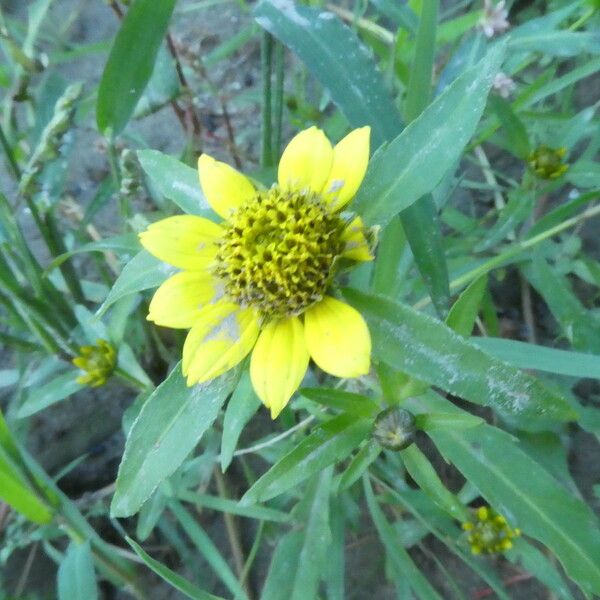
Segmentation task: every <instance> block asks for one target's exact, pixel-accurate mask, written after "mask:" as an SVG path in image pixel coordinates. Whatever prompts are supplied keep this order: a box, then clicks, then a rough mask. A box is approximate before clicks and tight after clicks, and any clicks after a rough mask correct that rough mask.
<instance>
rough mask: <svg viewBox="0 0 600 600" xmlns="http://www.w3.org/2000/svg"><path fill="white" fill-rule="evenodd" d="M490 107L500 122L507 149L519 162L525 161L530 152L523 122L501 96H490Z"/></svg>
mask: <svg viewBox="0 0 600 600" xmlns="http://www.w3.org/2000/svg"><path fill="white" fill-rule="evenodd" d="M490 106H491V107H492V109H493V110H494V112H495V113H496V116H497V117H498V120H499V121H500V125H501V126H502V133H503V134H504V136H505V138H506V143H507V146H508V149H509V150H510V151H511V152H512V153H513V154H514V155H515V156H516V157H517V158H520V159H521V160H525V159H527V157H528V156H529V152H530V147H529V136H528V135H527V130H526V129H525V126H524V125H523V122H522V121H521V119H519V117H518V116H517V114H516V113H515V111H514V110H513V108H512V106H511V105H510V103H509V102H507V101H506V100H505V99H504V98H502V97H501V96H498V95H497V94H492V95H491V96H490Z"/></svg>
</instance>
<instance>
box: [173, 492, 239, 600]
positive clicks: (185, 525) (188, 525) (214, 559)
mask: <svg viewBox="0 0 600 600" xmlns="http://www.w3.org/2000/svg"><path fill="white" fill-rule="evenodd" d="M169 508H170V509H171V511H172V512H173V514H174V515H175V517H176V518H177V520H178V521H179V524H180V525H181V527H182V529H183V531H185V533H186V535H187V536H188V537H189V538H190V540H192V542H193V544H194V546H196V549H197V550H198V552H199V553H200V556H202V557H203V558H204V560H206V562H208V564H209V565H210V567H211V569H212V570H213V571H214V572H215V573H216V575H217V577H218V578H219V579H220V580H221V581H222V582H223V583H224V584H225V586H226V587H227V588H228V589H229V591H230V592H231V593H232V594H233V595H234V596H235V597H236V598H245V599H246V600H248V596H247V595H246V593H245V592H244V590H243V588H242V586H241V585H240V583H239V581H238V580H237V577H236V576H235V575H234V574H233V571H232V570H231V568H230V567H229V565H228V564H227V561H226V560H225V559H224V558H223V556H222V555H221V553H220V552H219V550H218V548H217V547H216V546H215V544H214V543H213V541H212V540H211V539H210V538H209V537H208V535H207V534H206V532H205V531H204V529H202V527H200V524H199V523H198V521H197V520H196V519H194V517H192V515H191V514H190V513H189V512H188V511H187V510H186V509H185V508H184V507H183V506H182V505H181V504H180V503H179V502H177V501H174V500H173V501H171V502H169Z"/></svg>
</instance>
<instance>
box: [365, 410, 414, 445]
mask: <svg viewBox="0 0 600 600" xmlns="http://www.w3.org/2000/svg"><path fill="white" fill-rule="evenodd" d="M415 431H416V427H415V418H414V416H413V415H412V414H411V413H409V412H408V411H407V410H404V409H403V408H398V407H397V406H392V407H391V408H386V409H385V410H384V411H382V412H380V413H379V414H378V415H377V417H376V418H375V429H374V430H373V437H374V438H375V439H376V440H377V441H378V442H379V443H380V444H381V445H382V446H383V447H384V448H387V449H388V450H395V451H398V450H403V449H404V448H407V447H408V446H410V445H411V444H412V443H413V442H414V441H415Z"/></svg>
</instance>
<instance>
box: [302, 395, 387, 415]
mask: <svg viewBox="0 0 600 600" xmlns="http://www.w3.org/2000/svg"><path fill="white" fill-rule="evenodd" d="M300 394H301V395H302V396H304V397H305V398H308V399H309V400H312V401H313V402H316V403H317V404H321V405H322V406H327V407H329V408H333V409H336V410H341V411H342V412H345V413H348V414H351V415H355V416H356V417H364V418H365V419H368V418H370V417H374V416H375V415H376V414H377V413H378V412H379V406H378V405H377V403H376V402H375V401H373V400H372V399H371V398H367V397H366V396H361V395H360V394H354V393H352V392H345V391H343V390H334V389H331V388H302V389H301V390H300Z"/></svg>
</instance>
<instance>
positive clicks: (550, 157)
mask: <svg viewBox="0 0 600 600" xmlns="http://www.w3.org/2000/svg"><path fill="white" fill-rule="evenodd" d="M566 154H567V149H566V148H550V147H549V146H545V145H543V144H542V145H541V146H538V147H537V148H536V149H535V150H534V151H533V152H532V153H531V154H530V155H529V157H528V159H527V161H528V163H529V166H530V167H531V169H532V171H533V172H534V173H535V174H536V175H537V176H538V177H541V178H542V179H558V178H559V177H561V176H562V175H564V174H565V173H566V172H567V171H568V170H569V165H568V164H567V163H565V162H563V159H564V158H565V156H566Z"/></svg>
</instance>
